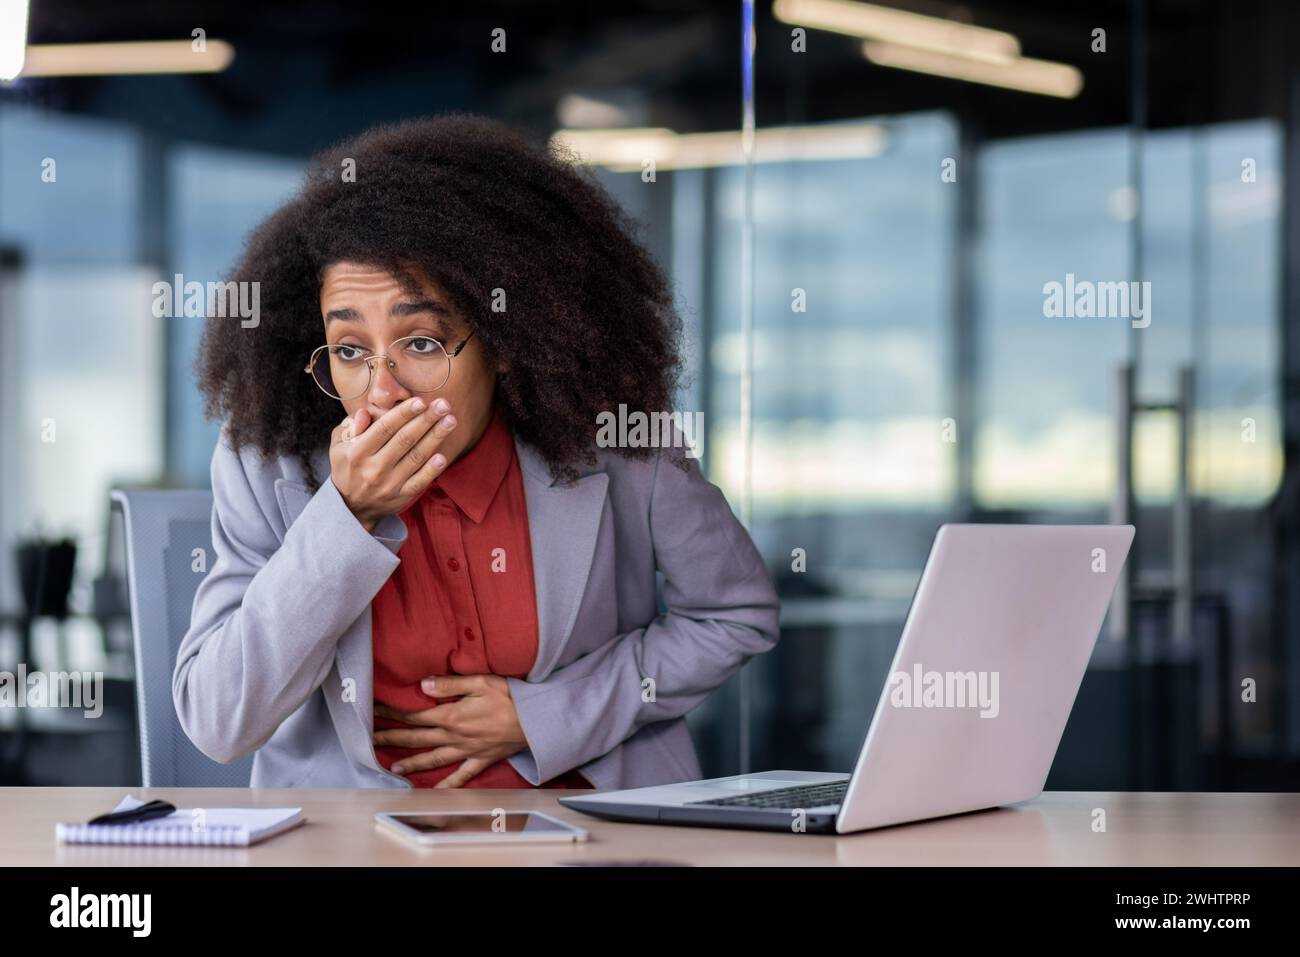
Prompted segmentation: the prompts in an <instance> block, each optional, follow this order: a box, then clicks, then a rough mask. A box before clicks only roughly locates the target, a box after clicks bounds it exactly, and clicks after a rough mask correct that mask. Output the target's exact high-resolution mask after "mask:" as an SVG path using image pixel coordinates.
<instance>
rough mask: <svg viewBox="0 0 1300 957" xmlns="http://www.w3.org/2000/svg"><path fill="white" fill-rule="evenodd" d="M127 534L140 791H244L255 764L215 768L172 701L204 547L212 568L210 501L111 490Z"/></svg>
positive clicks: (182, 493)
mask: <svg viewBox="0 0 1300 957" xmlns="http://www.w3.org/2000/svg"><path fill="white" fill-rule="evenodd" d="M112 502H113V506H114V507H115V508H120V509H121V510H122V516H123V519H124V522H123V524H124V525H125V528H126V557H127V565H126V567H127V575H126V577H127V593H128V596H129V600H130V606H131V631H132V634H133V635H134V644H135V674H136V678H135V689H136V710H137V714H138V716H139V724H140V762H141V765H142V771H143V780H144V786H145V787H248V782H249V778H250V776H251V775H252V769H253V757H252V755H249V756H247V757H245V758H241V759H240V760H238V761H235V762H232V763H230V764H221V763H220V762H217V761H213V760H212V759H211V758H209V757H208V756H207V755H205V754H204V753H203V752H202V751H200V750H199V749H198V748H196V747H195V746H194V745H193V743H191V741H190V739H189V737H188V736H187V735H186V734H185V730H184V729H183V728H182V727H181V723H180V719H179V718H178V717H177V716H176V707H175V704H174V703H173V701H172V672H173V670H174V669H175V667H176V652H177V650H178V649H179V648H180V644H181V639H182V638H183V637H185V632H186V630H187V629H188V628H189V624H190V609H191V606H192V605H193V604H194V592H195V591H196V590H197V589H198V586H199V582H200V581H201V580H202V578H203V572H200V571H194V570H193V567H194V563H195V556H194V550H195V549H198V548H201V549H203V550H204V553H205V555H206V558H205V562H206V564H205V566H203V567H207V568H210V567H211V563H212V561H213V559H214V558H215V556H214V555H213V552H212V526H211V522H212V494H211V493H210V492H205V491H189V490H157V489H114V490H113V491H112Z"/></svg>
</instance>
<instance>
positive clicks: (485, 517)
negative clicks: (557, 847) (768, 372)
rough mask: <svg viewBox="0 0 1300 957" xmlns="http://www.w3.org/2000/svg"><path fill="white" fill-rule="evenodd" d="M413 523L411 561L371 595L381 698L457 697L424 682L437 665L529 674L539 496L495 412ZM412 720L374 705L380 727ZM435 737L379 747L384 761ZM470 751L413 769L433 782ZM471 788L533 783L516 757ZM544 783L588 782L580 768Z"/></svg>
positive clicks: (414, 778) (412, 512)
mask: <svg viewBox="0 0 1300 957" xmlns="http://www.w3.org/2000/svg"><path fill="white" fill-rule="evenodd" d="M398 514H399V515H400V516H401V518H402V520H403V522H404V523H405V524H406V528H407V539H406V542H405V543H404V544H403V545H402V549H401V553H400V557H401V563H400V564H399V565H398V567H397V569H396V570H395V571H394V572H393V574H392V576H391V577H390V578H389V579H388V581H387V582H385V583H384V586H383V587H382V588H381V589H380V590H379V593H378V594H377V595H376V596H375V598H374V601H373V602H372V603H371V608H370V611H371V633H372V636H373V637H372V641H373V651H374V664H375V674H374V690H375V701H376V702H377V703H380V702H382V703H383V704H386V705H388V706H389V707H391V708H396V709H398V710H400V711H419V710H423V709H425V708H432V707H433V706H434V705H436V704H441V703H443V702H446V701H454V700H456V699H455V698H435V697H430V696H429V695H427V694H425V693H424V692H423V691H422V690H421V689H420V681H421V680H423V679H424V678H426V677H428V676H429V675H446V674H462V675H473V674H493V675H503V676H507V677H513V678H523V677H525V676H526V675H527V674H528V672H529V671H530V670H531V669H532V666H533V663H534V661H535V660H536V658H537V600H536V595H535V593H534V590H533V552H532V543H531V541H530V540H529V535H528V506H527V502H526V501H525V498H524V482H523V476H522V474H521V473H520V471H519V462H518V460H517V458H516V456H515V444H514V439H513V437H512V436H511V434H510V430H509V429H508V428H507V427H506V425H505V423H504V422H502V421H501V418H500V415H499V414H497V415H494V416H493V417H492V421H491V422H490V423H489V424H488V427H487V429H486V430H485V431H484V432H483V435H482V437H481V438H480V439H479V440H478V442H477V443H475V445H474V447H473V448H471V449H470V450H469V451H468V452H466V453H465V454H464V455H463V456H461V457H460V458H459V459H458V460H456V461H455V462H453V463H452V464H451V465H450V466H448V468H447V469H446V470H445V471H444V472H443V473H442V475H441V476H440V477H439V478H437V479H436V480H434V481H433V482H432V483H431V484H430V485H429V487H428V488H427V489H425V490H424V492H422V493H421V494H420V495H419V496H417V497H416V498H415V499H413V500H412V501H411V502H409V503H408V504H407V506H406V507H405V508H403V509H402V510H401V511H400V512H399V513H398ZM402 727H408V725H405V724H404V723H403V722H401V721H397V720H394V719H391V718H384V717H381V716H379V715H376V716H375V730H376V731H380V730H384V729H387V728H402ZM427 750H429V749H428V748H399V747H392V746H386V745H384V746H376V747H375V756H376V757H377V758H378V759H379V763H380V764H381V765H382V766H383V767H384V768H385V769H387V768H390V767H391V766H392V765H393V764H394V763H395V762H397V761H399V760H401V759H402V758H406V757H409V756H411V755H414V754H420V753H422V752H423V751H427ZM458 767H460V762H459V761H458V762H456V763H455V764H452V765H448V766H446V767H441V768H432V769H429V770H423V771H416V772H413V773H410V774H407V775H406V777H407V778H408V780H410V782H411V783H412V785H413V786H415V787H417V788H425V787H433V785H435V784H437V783H438V782H439V781H441V780H442V779H443V778H445V777H447V776H448V775H449V774H451V773H452V772H453V771H455V770H456V769H457V768H458ZM465 786H466V787H471V788H492V787H497V788H528V787H533V785H532V784H530V783H529V782H528V781H527V780H526V779H525V778H524V777H523V776H522V775H520V774H519V772H517V771H516V770H515V769H514V768H513V767H512V766H511V765H510V763H509V762H508V761H506V760H501V761H498V762H497V763H496V764H494V765H492V766H491V767H489V768H486V769H485V770H483V771H481V772H480V773H479V774H477V775H475V776H474V777H473V778H471V779H470V780H469V782H468V783H467V784H466V785H465ZM543 786H544V787H571V788H589V787H591V784H590V783H589V782H588V781H587V780H586V779H585V778H584V777H583V776H582V775H581V774H579V773H578V772H577V771H569V772H567V773H565V774H562V775H560V776H559V777H557V778H555V779H553V780H551V781H547V782H544V784H543Z"/></svg>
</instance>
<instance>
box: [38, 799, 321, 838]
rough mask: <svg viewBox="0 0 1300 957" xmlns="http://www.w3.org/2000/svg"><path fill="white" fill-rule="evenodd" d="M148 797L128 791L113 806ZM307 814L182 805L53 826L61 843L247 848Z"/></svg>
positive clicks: (133, 803)
mask: <svg viewBox="0 0 1300 957" xmlns="http://www.w3.org/2000/svg"><path fill="white" fill-rule="evenodd" d="M144 803H145V802H144V801H140V800H137V799H136V798H133V797H131V796H130V795H127V796H126V797H124V798H123V799H122V802H121V803H120V804H118V806H117V807H115V808H113V810H114V811H126V810H129V809H131V808H133V807H139V806H140V805H141V804H144ZM305 820H306V818H304V817H303V815H302V808H300V807H256V808H245V807H213V808H178V809H177V810H175V811H173V812H172V813H171V814H168V815H167V816H166V817H156V818H153V819H152V820H149V821H141V822H140V823H138V824H67V823H63V822H60V823H58V824H56V825H54V833H55V837H56V838H57V839H58V842H59V843H60V844H185V845H210V846H213V847H248V846H249V845H250V844H256V843H258V842H259V841H264V840H266V839H267V838H268V837H274V836H275V835H277V834H282V833H284V832H285V831H287V830H289V829H291V828H295V827H297V826H298V825H299V824H301V823H303V821H305Z"/></svg>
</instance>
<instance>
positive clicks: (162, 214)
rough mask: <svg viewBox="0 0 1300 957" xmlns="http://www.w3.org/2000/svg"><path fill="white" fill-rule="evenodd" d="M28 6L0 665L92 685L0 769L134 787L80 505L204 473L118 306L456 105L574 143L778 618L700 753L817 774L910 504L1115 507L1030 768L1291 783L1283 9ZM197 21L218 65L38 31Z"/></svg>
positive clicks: (167, 389)
mask: <svg viewBox="0 0 1300 957" xmlns="http://www.w3.org/2000/svg"><path fill="white" fill-rule="evenodd" d="M900 12H902V13H905V14H916V15H919V16H901V15H900ZM29 15H30V21H29V26H28V40H29V43H30V44H32V45H33V47H32V49H31V50H30V51H29V55H28V58H27V62H28V70H27V72H26V73H24V74H22V75H20V76H19V77H18V79H17V80H16V81H14V82H12V83H8V84H4V85H0V409H2V410H3V411H2V413H0V469H2V473H0V670H10V671H12V670H14V669H15V668H16V667H17V666H18V664H19V663H20V662H23V661H25V663H26V665H27V667H28V668H29V669H33V670H34V669H37V668H40V669H44V670H47V671H56V670H63V669H74V668H75V669H86V670H96V671H103V672H104V673H105V675H106V676H107V681H106V704H107V707H106V711H105V713H104V715H103V717H101V718H98V719H94V720H87V719H84V718H82V717H81V715H80V713H79V712H77V713H72V714H69V713H68V712H64V711H55V710H49V709H46V710H32V709H28V710H26V711H25V712H23V711H20V710H18V709H0V740H2V741H3V744H2V745H0V752H3V757H0V762H2V764H0V767H2V770H0V775H2V777H0V783H14V782H22V783H30V784H110V783H117V784H130V783H135V782H137V781H138V780H139V775H140V769H139V754H138V747H137V745H136V734H137V729H136V716H135V706H134V694H133V690H134V686H133V661H132V655H131V630H130V620H129V615H128V614H127V612H126V602H125V587H124V584H123V575H124V571H125V569H124V558H123V541H122V532H121V527H120V526H121V522H120V518H119V517H116V516H114V515H113V514H111V513H110V509H109V490H110V489H111V488H114V487H128V486H137V487H138V486H149V485H153V486H158V487H179V488H203V487H205V486H206V485H207V481H208V464H209V458H210V456H211V452H212V447H213V443H214V441H215V439H216V435H217V425H216V424H215V423H209V422H205V421H204V419H203V416H202V411H201V403H200V398H199V395H198V393H197V391H196V389H195V386H194V381H193V371H192V363H193V361H194V357H195V349H196V345H197V343H198V340H199V334H200V325H199V323H200V320H198V319H194V318H185V317H177V318H171V319H158V318H155V317H154V316H153V314H152V311H151V304H152V299H153V296H152V293H151V286H152V284H153V283H154V282H155V281H157V280H160V279H167V280H170V279H171V277H172V276H173V275H174V274H177V273H180V274H183V275H184V277H185V278H186V280H198V281H200V282H207V281H215V280H219V279H221V278H223V275H224V272H225V270H226V269H227V268H228V267H229V266H230V265H231V264H232V263H233V261H234V259H235V257H236V255H237V253H238V251H239V250H240V246H241V242H242V240H243V238H244V236H245V234H246V233H247V232H248V230H249V229H250V228H251V227H252V226H253V225H254V224H256V223H257V222H258V221H259V220H260V219H261V218H262V217H264V216H265V215H267V214H268V213H269V212H271V211H272V210H273V209H274V208H275V207H276V206H277V204H278V203H280V202H281V201H282V200H284V199H285V198H287V197H288V196H289V195H290V193H291V192H292V191H293V190H294V188H295V187H296V185H297V183H298V179H299V176H300V174H301V172H302V169H303V166H304V160H305V158H306V156H307V154H308V153H310V152H311V151H313V150H315V149H317V148H320V147H322V146H324V145H327V144H328V143H330V142H332V141H334V140H336V139H338V138H340V137H343V136H346V135H350V134H352V133H355V132H357V131H359V130H361V129H364V128H365V127H367V126H369V125H372V124H374V123H376V122H380V121H384V120H392V119H399V118H402V117H406V116H412V115H417V114H422V113H430V112H438V111H442V110H448V109H462V110H470V111H474V112H481V113H485V114H488V115H491V116H494V117H497V118H500V119H502V120H506V121H509V122H512V123H517V124H520V125H522V126H526V127H528V128H529V129H532V130H534V131H535V132H536V133H538V134H539V135H543V136H552V135H558V136H562V137H564V138H565V139H566V142H568V143H570V144H572V145H574V146H575V147H576V148H578V149H580V151H581V152H582V154H583V155H584V157H585V158H586V160H587V161H588V162H590V163H591V164H593V166H595V168H596V169H597V170H598V174H599V176H600V177H601V179H602V181H603V182H604V183H605V184H606V185H607V186H608V188H609V189H610V190H611V192H612V193H613V194H614V195H615V196H616V197H617V198H618V199H619V200H620V202H622V203H623V204H624V205H625V206H626V208H627V209H628V210H629V211H630V212H631V213H632V214H633V215H634V216H635V217H636V218H637V219H638V220H639V221H640V222H641V223H642V224H643V226H644V234H643V235H644V238H645V239H646V241H647V242H648V243H649V245H650V246H651V248H652V250H653V251H654V253H655V254H656V255H657V256H658V257H659V258H660V260H661V261H662V262H663V264H664V265H665V267H666V268H667V269H668V270H669V272H670V274H671V276H672V278H673V281H674V283H675V285H676V288H677V291H678V297H679V307H680V310H681V313H682V315H683V317H684V319H685V326H686V330H687V336H688V341H687V353H688V356H689V369H688V373H689V375H688V381H687V387H686V391H685V392H684V394H683V396H682V398H681V402H680V404H681V407H682V408H683V409H686V410H699V411H703V412H704V413H705V424H706V427H707V434H706V438H705V444H704V464H705V466H706V469H707V471H708V474H709V476H710V478H711V479H712V480H713V481H714V482H716V483H718V484H719V485H720V486H722V488H723V489H724V490H725V491H726V492H727V494H728V497H729V498H730V500H731V501H732V503H733V506H734V507H736V509H737V510H738V512H740V513H742V514H743V515H744V516H745V517H746V518H747V519H748V520H749V522H750V525H751V528H752V531H753V534H754V536H755V538H756V540H757V541H758V543H759V546H760V548H761V549H762V551H763V552H764V554H765V556H766V557H767V559H768V562H769V566H770V568H771V570H772V573H773V576H774V578H775V579H776V581H777V583H778V585H779V588H780V591H781V594H782V599H783V603H784V609H783V637H782V641H781V643H780V645H779V647H778V648H777V649H776V650H775V651H774V652H773V653H771V654H770V655H767V656H765V657H763V658H761V659H759V660H756V661H755V662H754V663H752V664H751V665H750V666H749V667H748V668H747V669H746V670H745V672H743V673H742V674H741V675H740V676H738V677H737V678H735V679H733V681H731V682H730V683H729V684H728V685H727V686H726V687H724V688H723V689H722V690H721V691H720V692H719V693H718V694H717V695H715V697H714V698H713V700H711V701H710V702H709V703H708V704H707V705H705V706H704V707H701V708H700V709H699V710H697V712H695V713H694V714H693V715H692V716H691V723H692V727H693V730H694V734H695V738H696V742H697V746H698V748H699V751H700V755H701V759H702V762H703V764H704V768H705V772H706V774H727V773H734V772H736V771H738V770H743V769H747V768H763V767H790V768H817V769H839V770H848V769H849V768H850V766H851V762H852V760H853V758H854V756H855V755H856V753H857V749H858V747H859V745H860V744H861V741H862V738H863V735H864V733H865V729H866V725H867V722H868V720H869V718H870V714H871V711H872V709H873V707H874V705H875V702H876V699H877V696H878V694H879V690H880V688H881V685H882V683H883V681H884V679H885V676H886V672H887V669H888V667H889V664H890V660H891V657H892V655H893V652H894V649H895V646H896V644H897V640H898V636H899V633H900V629H901V627H902V623H903V619H904V617H905V615H906V611H907V606H908V601H909V599H910V597H911V594H912V590H913V589H914V587H915V585H916V582H917V580H918V577H919V575H920V572H921V567H922V565H923V563H924V560H925V556H926V552H927V549H928V547H929V544H930V542H931V540H932V537H933V535H934V532H935V530H936V528H937V527H938V526H939V525H940V524H941V523H943V522H949V521H1015V522H1066V523H1083V522H1102V521H1109V520H1119V521H1127V520H1131V521H1133V522H1134V523H1135V524H1136V525H1137V528H1138V534H1137V539H1136V543H1135V551H1134V553H1133V556H1132V558H1131V560H1130V563H1129V572H1130V574H1129V576H1128V577H1127V578H1126V582H1125V587H1124V588H1123V589H1122V594H1121V596H1120V599H1119V600H1118V601H1117V603H1116V604H1115V606H1114V607H1113V609H1112V612H1111V615H1110V618H1109V620H1108V622H1107V625H1106V628H1105V630H1104V633H1103V635H1102V637H1101V639H1100V641H1099V642H1098V645H1097V648H1096V652H1095V654H1094V657H1093V661H1092V663H1091V666H1090V669H1089V671H1088V674H1087V676H1086V678H1085V680H1084V683H1083V687H1082V691H1081V693H1080V698H1079V700H1078V703H1077V704H1076V707H1075V709H1074V713H1073V716H1072V718H1071V721H1070V724H1069V727H1068V729H1067V731H1066V733H1065V737H1064V739H1063V741H1062V744H1061V749H1060V752H1059V754H1058V756H1057V760H1056V764H1055V766H1054V767H1053V770H1052V774H1051V777H1050V778H1049V781H1048V786H1049V787H1053V788H1083V789H1090V788H1106V789H1111V788H1114V789H1127V788H1156V789H1169V790H1177V789H1216V790H1270V789H1290V788H1295V787H1296V786H1297V785H1300V699H1298V697H1297V694H1298V693H1300V511H1298V509H1297V504H1298V502H1297V495H1298V493H1300V488H1298V487H1297V470H1298V468H1300V466H1298V463H1297V442H1298V441H1300V335H1298V334H1300V198H1298V197H1300V192H1297V191H1296V190H1294V189H1290V190H1289V189H1287V184H1288V182H1292V183H1294V182H1297V181H1300V150H1297V143H1298V142H1300V59H1297V55H1296V53H1295V51H1296V50H1298V49H1300V45H1298V43H1297V41H1298V40H1300V29H1298V27H1300V23H1298V20H1300V11H1297V10H1296V9H1294V8H1293V5H1292V4H1290V3H1287V2H1283V0H1276V2H1269V0H1242V2H1228V0H1222V2H1216V0H1098V2H1092V3H1088V4H1042V3H1033V2H1028V0H969V2H962V3H950V2H944V0H888V2H887V3H886V4H885V5H883V6H882V5H871V4H863V3H855V2H847V0H846V2H828V0H790V2H786V0H776V2H773V0H757V2H755V3H754V4H753V5H752V7H747V6H746V5H745V4H743V3H741V2H739V0H627V2H623V3H617V4H613V3H611V4H591V3H576V2H558V0H557V2H552V3H547V4H535V3H523V2H519V3H505V2H498V0H481V2H478V3H474V4H436V5H427V6H424V7H413V8H406V7H402V8H394V9H392V10H386V9H383V8H381V7H379V6H376V5H364V4H362V5H358V4H347V3H338V2H330V0H326V2H322V3H316V4H311V5H302V4H289V3H281V2H278V0H266V2H263V3H261V4H258V5H255V6H238V5H236V6H231V5H228V4H220V3H214V2H211V0H175V2H169V3H165V4H163V3H151V2H123V3H118V4H112V5H108V6H106V5H103V4H99V3H92V2H88V0H31V4H30V14H29ZM750 16H752V34H747V32H746V28H747V25H748V23H749V19H748V18H749V17H750ZM496 28H501V29H504V30H505V42H506V49H505V51H504V52H494V51H493V48H492V42H493V32H492V31H493V30H494V29H496ZM936 28H937V29H936ZM0 29H9V25H6V26H5V27H4V28H0ZM196 29H201V30H202V31H204V33H203V34H202V36H203V37H204V38H206V40H207V42H208V44H209V51H208V52H209V54H210V56H208V57H207V58H205V59H204V60H203V62H204V63H205V64H207V65H210V66H214V67H218V66H219V67H221V68H220V69H216V70H215V72H205V73H175V72H161V73H135V74H131V75H59V74H61V73H62V74H67V73H69V72H73V73H75V72H79V71H78V65H80V66H81V67H84V66H85V65H86V64H87V63H92V62H99V59H98V58H99V57H101V56H102V55H105V51H108V53H109V54H111V50H109V48H98V50H96V49H91V50H81V51H74V52H73V54H72V55H71V57H70V58H68V60H67V62H65V61H64V60H61V59H60V57H61V56H62V54H61V53H60V51H58V50H56V49H53V48H49V49H44V50H41V49H39V48H40V47H42V46H46V45H58V44H70V43H92V44H102V43H108V42H117V41H176V40H180V41H182V42H183V43H184V44H185V45H186V46H187V47H188V46H190V44H191V39H192V37H194V35H195V34H194V31H195V30H196ZM749 35H752V38H753V42H752V44H747V43H746V42H745V38H746V36H749ZM11 38H12V33H11ZM217 41H221V43H218V42H217ZM4 42H5V41H4V38H2V37H0V45H3V43H4ZM225 44H228V45H229V46H228V47H226V46H225ZM10 46H12V43H10ZM229 51H233V59H232V60H230V62H229V63H228V64H223V63H222V62H221V61H222V60H223V59H224V58H225V57H226V56H227V54H228V52H229ZM155 52H156V51H155ZM155 52H151V51H150V50H148V49H136V50H133V51H130V52H129V54H128V57H127V66H126V68H127V69H128V70H139V71H142V70H145V69H146V67H149V66H150V65H151V62H152V61H151V60H150V58H151V57H152V56H154V55H155ZM192 62H193V61H192ZM69 63H71V65H72V69H71V70H70V69H69V65H68V64H69ZM108 66H109V67H112V66H113V64H112V63H111V62H110V63H109V64H108ZM160 69H165V68H162V67H160ZM747 113H748V114H751V115H752V120H753V124H754V128H755V129H754V136H753V139H752V141H751V140H748V139H747V138H746V137H743V136H742V132H741V131H742V127H743V125H744V123H745V118H746V115H747ZM747 142H748V143H751V144H752V149H750V150H749V151H748V156H747V153H746V150H745V149H744V144H745V143H747ZM629 157H630V159H629ZM646 158H653V159H654V160H655V170H654V172H655V175H654V177H653V179H652V180H651V179H650V178H649V177H647V176H646V175H645V167H644V166H643V162H642V161H643V160H644V159H646ZM49 159H53V160H54V161H55V163H56V169H57V178H56V179H55V180H54V182H46V181H44V180H43V173H44V172H45V171H46V169H47V167H48V163H47V160H49ZM1289 173H1290V175H1288V174H1289ZM648 180H649V181H648ZM1067 275H1073V276H1074V277H1076V279H1078V280H1087V281H1094V282H1128V281H1149V282H1150V283H1151V290H1152V294H1151V307H1152V309H1151V318H1152V321H1151V323H1150V325H1149V326H1147V327H1146V328H1135V327H1134V326H1133V325H1132V324H1131V323H1130V322H1129V321H1127V320H1125V319H1123V318H1109V319H1066V318H1048V317H1046V316H1045V315H1044V285H1045V284H1046V283H1050V282H1061V283H1065V282H1066V277H1067ZM745 390H748V393H747V394H748V395H749V396H750V401H748V402H745V401H742V396H743V395H744V394H746V392H745ZM60 543H63V544H60ZM67 543H71V544H70V545H69V544H67ZM74 548H75V554H74V551H73V549H74ZM38 570H39V571H41V572H43V573H44V574H43V577H42V576H38V575H36V572H37V571H38ZM38 577H42V581H41V582H38V581H37V580H36V579H37V578H38ZM24 582H25V587H24V586H23V583H24ZM38 591H42V592H43V594H39V595H38V594H37V592H38ZM182 627H183V626H182ZM1243 682H1249V683H1250V685H1251V687H1253V689H1254V692H1255V693H1254V696H1253V697H1254V700H1249V701H1243V694H1242V688H1243Z"/></svg>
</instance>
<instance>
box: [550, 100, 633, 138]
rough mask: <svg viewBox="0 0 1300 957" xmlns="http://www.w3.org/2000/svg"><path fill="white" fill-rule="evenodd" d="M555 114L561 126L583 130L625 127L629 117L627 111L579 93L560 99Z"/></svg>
mask: <svg viewBox="0 0 1300 957" xmlns="http://www.w3.org/2000/svg"><path fill="white" fill-rule="evenodd" d="M555 114H556V116H557V117H558V118H559V120H560V125H561V126H577V127H582V128H583V129H588V128H592V127H617V126H627V125H628V121H629V119H630V117H629V116H628V115H627V111H626V110H624V109H622V108H620V107H618V106H616V105H614V104H613V103H606V102H605V101H604V100H598V99H595V98H594V97H590V96H583V95H581V94H580V93H567V94H565V95H564V96H562V97H560V102H559V105H558V106H557V107H556V109H555Z"/></svg>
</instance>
